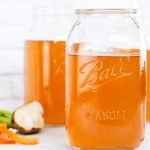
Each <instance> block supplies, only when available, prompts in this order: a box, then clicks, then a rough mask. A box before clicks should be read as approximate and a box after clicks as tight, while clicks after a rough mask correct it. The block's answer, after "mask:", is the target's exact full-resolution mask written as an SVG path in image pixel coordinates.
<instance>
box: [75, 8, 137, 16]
mask: <svg viewBox="0 0 150 150" xmlns="http://www.w3.org/2000/svg"><path fill="white" fill-rule="evenodd" d="M75 13H76V14H78V15H92V14H135V13H137V9H77V10H76V11H75Z"/></svg>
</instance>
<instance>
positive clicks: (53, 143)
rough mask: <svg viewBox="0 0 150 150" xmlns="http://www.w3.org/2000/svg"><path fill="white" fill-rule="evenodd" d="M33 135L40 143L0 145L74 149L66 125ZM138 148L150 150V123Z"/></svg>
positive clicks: (8, 149) (1, 148) (3, 148)
mask: <svg viewBox="0 0 150 150" xmlns="http://www.w3.org/2000/svg"><path fill="white" fill-rule="evenodd" d="M33 136H36V137H39V139H40V144H39V145H36V146H23V145H0V150H73V149H72V148H71V147H70V146H69V144H68V140H67V136H66V132H65V128H64V127H47V128H45V129H44V130H43V131H42V132H41V133H40V134H36V135H33ZM137 150H150V124H149V125H147V130H146V138H145V140H144V142H143V143H142V145H141V146H140V147H139V148H138V149H137Z"/></svg>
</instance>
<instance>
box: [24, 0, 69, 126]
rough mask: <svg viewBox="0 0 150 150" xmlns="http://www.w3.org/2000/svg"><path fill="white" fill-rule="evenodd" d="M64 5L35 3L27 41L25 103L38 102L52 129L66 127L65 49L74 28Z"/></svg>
mask: <svg viewBox="0 0 150 150" xmlns="http://www.w3.org/2000/svg"><path fill="white" fill-rule="evenodd" d="M61 4H62V2H60V1H58V0H55V1H51V0H35V7H34V11H35V14H34V16H33V18H34V20H33V25H32V27H31V29H30V32H29V34H28V36H27V38H26V41H25V78H24V84H25V88H24V89H25V102H30V101H34V100H36V101H39V102H40V103H41V104H42V106H43V108H44V119H45V123H46V124H53V125H58V124H64V123H65V46H66V39H67V35H68V33H69V29H70V27H71V25H72V15H71V14H70V12H68V10H67V12H66V11H64V10H65V7H66V5H65V3H63V4H62V5H61ZM55 8H56V9H55Z"/></svg>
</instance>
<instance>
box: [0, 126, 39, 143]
mask: <svg viewBox="0 0 150 150" xmlns="http://www.w3.org/2000/svg"><path fill="white" fill-rule="evenodd" d="M0 132H2V133H4V134H6V135H7V136H8V137H9V138H11V139H12V140H14V141H15V142H16V143H20V144H24V145H34V144H38V143H39V141H38V139H37V138H29V137H23V136H19V135H17V134H16V133H14V132H12V131H10V130H8V129H7V125H6V124H0Z"/></svg>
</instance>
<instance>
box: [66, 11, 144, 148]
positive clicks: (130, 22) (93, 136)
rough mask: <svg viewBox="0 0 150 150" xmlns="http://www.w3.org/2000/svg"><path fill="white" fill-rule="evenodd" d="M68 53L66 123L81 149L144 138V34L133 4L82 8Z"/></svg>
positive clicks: (72, 140) (119, 145)
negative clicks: (109, 7)
mask: <svg viewBox="0 0 150 150" xmlns="http://www.w3.org/2000/svg"><path fill="white" fill-rule="evenodd" d="M76 14H77V20H76V23H75V25H74V26H73V29H72V31H71V33H70V36H69V40H68V44H67V56H66V69H67V71H66V129H67V134H68V137H69V141H70V144H71V145H72V146H73V147H75V148H79V149H80V148H81V149H105V148H106V149H115V150H116V149H133V148H135V147H137V146H139V144H140V142H141V141H143V139H144V129H145V57H146V55H145V51H146V48H145V40H144V37H143V35H142V33H141V31H140V28H139V25H138V23H137V20H136V18H135V14H136V10H135V9H85V8H84V9H78V10H76Z"/></svg>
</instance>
